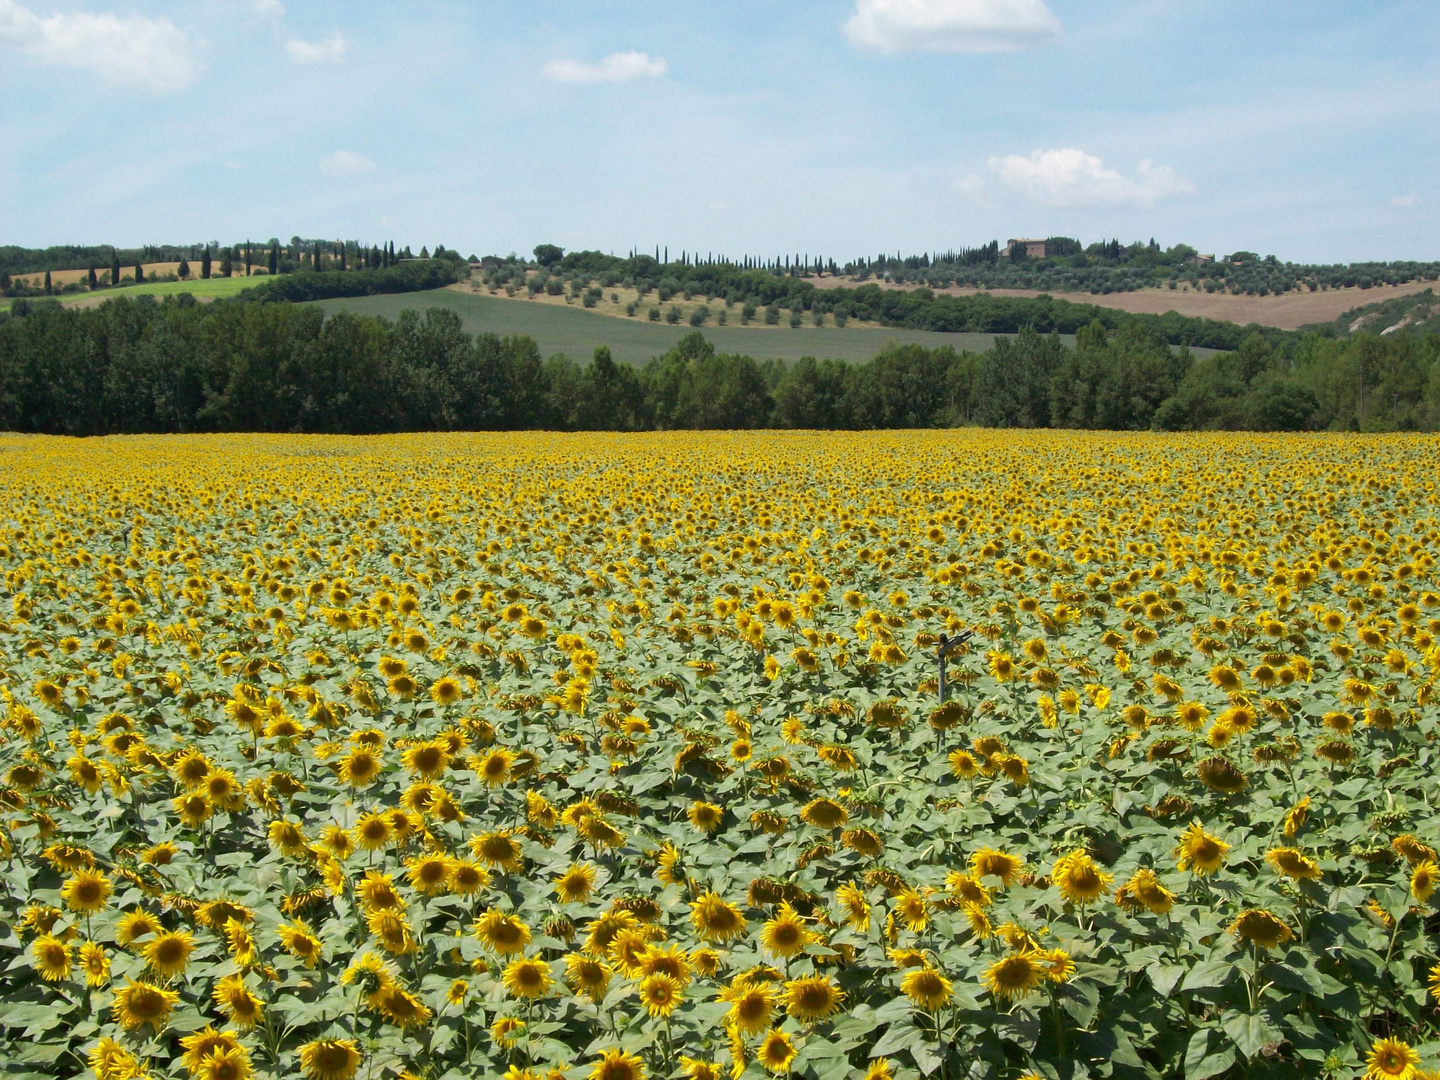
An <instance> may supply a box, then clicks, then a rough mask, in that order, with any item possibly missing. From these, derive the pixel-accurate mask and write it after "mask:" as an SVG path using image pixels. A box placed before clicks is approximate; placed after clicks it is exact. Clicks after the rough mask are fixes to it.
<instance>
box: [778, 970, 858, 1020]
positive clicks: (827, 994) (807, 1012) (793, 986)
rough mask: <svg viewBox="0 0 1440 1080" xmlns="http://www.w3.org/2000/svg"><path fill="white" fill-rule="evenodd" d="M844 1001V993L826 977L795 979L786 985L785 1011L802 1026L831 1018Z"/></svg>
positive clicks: (815, 976) (813, 976)
mask: <svg viewBox="0 0 1440 1080" xmlns="http://www.w3.org/2000/svg"><path fill="white" fill-rule="evenodd" d="M844 1000H845V995H844V993H842V992H841V990H840V988H839V987H838V986H836V985H835V984H834V983H833V982H832V981H831V980H830V979H828V978H826V977H825V976H824V975H812V976H809V977H807V978H802V979H794V980H792V981H790V982H787V983H786V984H785V1011H786V1012H787V1013H789V1014H790V1016H791V1017H792V1018H794V1019H795V1020H798V1021H800V1022H801V1023H802V1024H813V1023H814V1022H815V1021H817V1020H825V1019H827V1018H829V1017H830V1016H832V1015H833V1014H834V1013H835V1012H836V1011H837V1010H838V1009H839V1008H840V1004H841V1002H843V1001H844Z"/></svg>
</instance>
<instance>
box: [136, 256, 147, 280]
mask: <svg viewBox="0 0 1440 1080" xmlns="http://www.w3.org/2000/svg"><path fill="white" fill-rule="evenodd" d="M144 280H145V267H143V266H141V265H140V263H139V262H138V261H137V262H136V263H135V284H136V285H139V284H141V283H143V282H144Z"/></svg>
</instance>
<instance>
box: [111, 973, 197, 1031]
mask: <svg viewBox="0 0 1440 1080" xmlns="http://www.w3.org/2000/svg"><path fill="white" fill-rule="evenodd" d="M179 1000H180V994H179V993H178V992H177V991H175V990H165V989H162V988H161V987H158V986H154V985H152V984H150V983H147V982H134V981H132V980H130V979H127V980H126V981H125V985H124V986H122V987H121V988H120V989H119V990H116V991H115V1003H114V1004H113V1005H112V1006H111V1012H112V1013H113V1014H114V1016H115V1020H116V1021H117V1022H118V1023H119V1024H120V1025H121V1026H122V1027H124V1028H125V1030H127V1031H133V1030H135V1029H136V1028H140V1027H144V1026H145V1025H146V1024H149V1025H151V1026H152V1027H153V1028H154V1029H155V1030H156V1031H157V1032H158V1031H161V1030H163V1029H164V1027H165V1022H166V1020H168V1019H169V1017H170V1010H171V1009H173V1008H174V1007H175V1003H176V1002H177V1001H179Z"/></svg>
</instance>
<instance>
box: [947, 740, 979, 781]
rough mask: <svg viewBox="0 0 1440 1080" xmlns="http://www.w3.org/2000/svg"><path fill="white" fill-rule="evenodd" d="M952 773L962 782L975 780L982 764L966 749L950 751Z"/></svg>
mask: <svg viewBox="0 0 1440 1080" xmlns="http://www.w3.org/2000/svg"><path fill="white" fill-rule="evenodd" d="M948 760H949V762H950V772H951V773H952V774H953V775H954V776H955V777H956V778H957V779H960V780H973V779H975V777H976V775H978V774H979V772H980V763H979V762H978V761H976V760H975V755H974V754H972V753H971V752H970V751H969V750H966V749H965V748H964V747H961V748H960V749H958V750H952V751H950V757H949V759H948Z"/></svg>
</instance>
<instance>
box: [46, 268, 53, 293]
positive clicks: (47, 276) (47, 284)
mask: <svg viewBox="0 0 1440 1080" xmlns="http://www.w3.org/2000/svg"><path fill="white" fill-rule="evenodd" d="M51 288H52V286H51V284H50V271H49V270H46V271H45V295H46V296H49V295H50V290H51Z"/></svg>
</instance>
